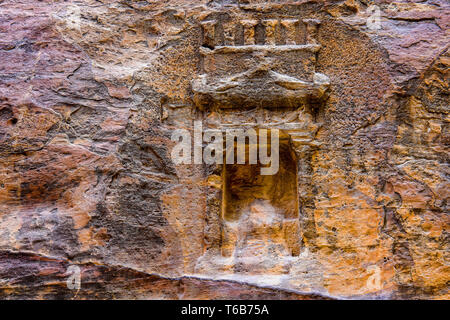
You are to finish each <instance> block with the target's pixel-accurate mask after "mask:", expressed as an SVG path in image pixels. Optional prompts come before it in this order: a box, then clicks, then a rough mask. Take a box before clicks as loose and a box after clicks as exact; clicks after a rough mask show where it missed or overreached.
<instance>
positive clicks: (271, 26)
mask: <svg viewBox="0 0 450 320" xmlns="http://www.w3.org/2000/svg"><path fill="white" fill-rule="evenodd" d="M262 24H263V26H264V27H265V30H266V44H267V45H275V43H276V27H277V25H278V20H276V19H267V20H263V21H262Z"/></svg>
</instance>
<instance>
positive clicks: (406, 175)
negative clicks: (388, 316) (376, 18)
mask: <svg viewBox="0 0 450 320" xmlns="http://www.w3.org/2000/svg"><path fill="white" fill-rule="evenodd" d="M373 4H376V5H377V6H378V8H379V10H380V11H379V13H380V25H379V28H372V27H370V25H368V24H367V21H368V19H371V14H373V11H370V10H369V6H370V5H373ZM449 23H450V7H449V4H448V2H447V1H444V0H443V1H441V0H429V1H408V2H404V1H399V2H396V1H376V2H372V1H357V0H346V1H340V0H336V1H319V0H315V1H314V0H311V1H308V0H303V1H288V0H280V1H256V0H246V1H243V0H242V1H238V0H224V1H221V0H212V1H209V0H189V1H188V0H170V1H158V0H156V1H129V0H123V1H112V0H100V1H98V0H97V1H91V0H85V1H33V0H16V1H13V0H5V1H1V2H0V35H1V36H0V297H1V298H4V299H16V298H31V299H37V298H67V299H73V298H98V299H104V298H161V299H219V298H229V299H234V298H239V299H246V298H249V299H321V298H355V297H358V298H368V299H371V298H382V299H399V298H408V299H448V298H449V292H448V290H449V280H450V256H449V253H450V248H449V241H450V240H449V223H450V216H449V207H448V204H447V202H448V197H449V190H450V179H449V177H450V169H449V142H450V131H449V98H448V90H449V89H448V84H449V75H448V69H449V64H450V53H449V48H448V43H449V39H450V35H449ZM194 121H201V122H202V124H203V127H204V128H205V129H215V130H224V129H226V128H267V129H280V130H281V131H282V132H283V134H285V135H287V137H288V142H286V144H285V147H284V148H285V149H282V150H285V151H286V152H284V153H283V154H284V157H281V160H280V161H283V163H282V165H281V166H280V172H279V174H278V175H277V176H274V177H272V178H261V177H258V176H256V175H255V174H254V172H253V171H255V170H253V169H254V167H253V168H252V167H251V166H247V165H243V166H239V165H233V166H228V165H220V164H217V165H216V164H214V165H210V164H209V165H207V164H203V165H200V164H192V165H187V164H180V165H176V164H175V163H174V161H173V160H172V159H171V151H172V149H173V147H174V145H175V142H174V141H172V140H171V134H172V132H173V130H175V129H187V130H189V131H193V123H194ZM224 167H225V168H224ZM252 170H253V171H252ZM286 189H289V190H286ZM72 265H76V266H79V268H80V270H81V273H80V276H81V279H80V280H81V288H80V289H79V290H72V289H69V288H68V287H67V282H66V281H67V278H68V277H69V276H70V273H69V272H68V269H69V268H70V266H72Z"/></svg>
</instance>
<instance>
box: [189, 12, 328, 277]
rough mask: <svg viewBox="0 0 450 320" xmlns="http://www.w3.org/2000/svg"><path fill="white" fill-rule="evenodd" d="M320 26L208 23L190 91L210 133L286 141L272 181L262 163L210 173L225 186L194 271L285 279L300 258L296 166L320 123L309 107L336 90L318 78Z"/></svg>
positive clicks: (256, 20)
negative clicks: (256, 134) (265, 133)
mask: <svg viewBox="0 0 450 320" xmlns="http://www.w3.org/2000/svg"><path fill="white" fill-rule="evenodd" d="M319 24H320V22H319V21H318V20H315V19H294V18H285V17H283V18H280V17H260V16H258V17H253V16H250V17H248V18H246V19H240V20H236V19H232V18H230V19H226V20H223V19H222V20H220V19H219V20H214V19H207V20H205V21H203V22H201V27H202V32H203V45H202V46H201V47H200V49H199V51H200V54H201V57H202V63H201V72H200V74H199V75H198V76H197V78H195V79H194V80H193V81H192V91H193V98H194V99H193V100H194V103H195V106H196V107H197V108H198V109H199V110H201V112H202V114H203V118H204V121H203V123H204V127H206V128H207V129H209V128H210V129H214V130H217V129H219V130H226V129H247V128H253V129H256V130H259V129H262V128H264V129H268V130H269V131H270V130H271V129H278V130H280V140H279V170H278V172H277V173H276V174H275V175H261V174H260V168H261V164H260V163H259V162H258V163H257V164H248V163H245V164H225V165H221V166H218V167H217V168H216V169H212V170H209V171H210V173H211V174H210V178H211V177H213V176H214V177H215V178H216V180H217V179H218V180H220V183H219V184H217V185H220V188H216V189H212V191H211V193H210V194H209V195H208V199H209V200H208V209H207V211H208V212H207V219H206V220H207V226H206V229H205V230H206V231H205V244H206V248H205V249H206V251H205V254H204V256H203V257H202V258H200V260H199V261H198V264H197V267H196V272H199V273H202V272H208V273H211V272H212V273H217V272H218V271H219V272H220V271H223V272H225V273H251V274H258V271H259V270H260V271H261V272H264V273H272V274H285V273H289V268H290V265H291V264H292V261H293V259H294V260H295V259H298V255H299V252H300V249H301V248H300V244H301V230H300V227H299V213H300V208H299V198H298V197H299V192H298V188H299V172H298V168H299V167H301V166H302V165H301V161H302V155H301V153H302V152H303V151H305V148H306V149H308V148H311V147H314V146H315V143H316V142H315V135H316V133H317V130H318V128H319V127H320V124H318V123H316V121H315V120H314V118H315V117H314V115H313V114H312V113H311V110H313V108H314V107H316V106H318V105H321V103H322V102H323V101H324V100H325V99H326V97H327V90H328V87H329V85H330V83H329V79H328V77H327V76H326V75H324V74H321V73H317V72H315V65H316V53H317V52H318V51H319V50H320V44H318V42H317V41H316V35H317V30H318V27H319ZM258 143H259V139H258ZM258 147H259V146H258ZM246 148H247V149H246V150H247V157H246V160H248V144H247V146H246ZM235 153H236V152H235ZM304 180H305V179H302V181H304ZM214 190H215V191H214Z"/></svg>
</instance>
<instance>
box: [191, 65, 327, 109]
mask: <svg viewBox="0 0 450 320" xmlns="http://www.w3.org/2000/svg"><path fill="white" fill-rule="evenodd" d="M329 85H330V82H329V79H328V77H327V76H325V75H323V74H320V73H316V74H314V77H313V81H312V82H308V81H303V80H300V79H297V78H294V77H291V76H287V75H283V74H280V73H278V72H275V71H273V70H270V69H267V68H265V67H258V68H254V69H251V70H249V71H247V72H244V73H241V74H238V75H233V76H230V77H227V78H224V79H214V78H209V77H208V76H207V75H206V74H203V75H200V76H199V77H198V78H197V79H195V80H194V81H193V82H192V90H193V92H194V102H195V104H196V105H197V107H199V108H201V109H204V108H206V107H219V108H234V107H238V108H251V107H265V108H282V107H298V106H301V105H304V104H306V103H308V101H309V100H310V99H314V100H320V99H321V98H323V97H324V96H325V93H326V91H327V89H328V87H329Z"/></svg>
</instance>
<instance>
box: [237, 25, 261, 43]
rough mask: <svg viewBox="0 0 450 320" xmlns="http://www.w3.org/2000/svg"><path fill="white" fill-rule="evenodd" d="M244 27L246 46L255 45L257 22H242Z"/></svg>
mask: <svg viewBox="0 0 450 320" xmlns="http://www.w3.org/2000/svg"><path fill="white" fill-rule="evenodd" d="M241 24H242V26H243V27H244V44H245V45H253V44H255V26H256V25H257V24H258V21H257V20H253V19H250V20H242V21H241Z"/></svg>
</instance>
